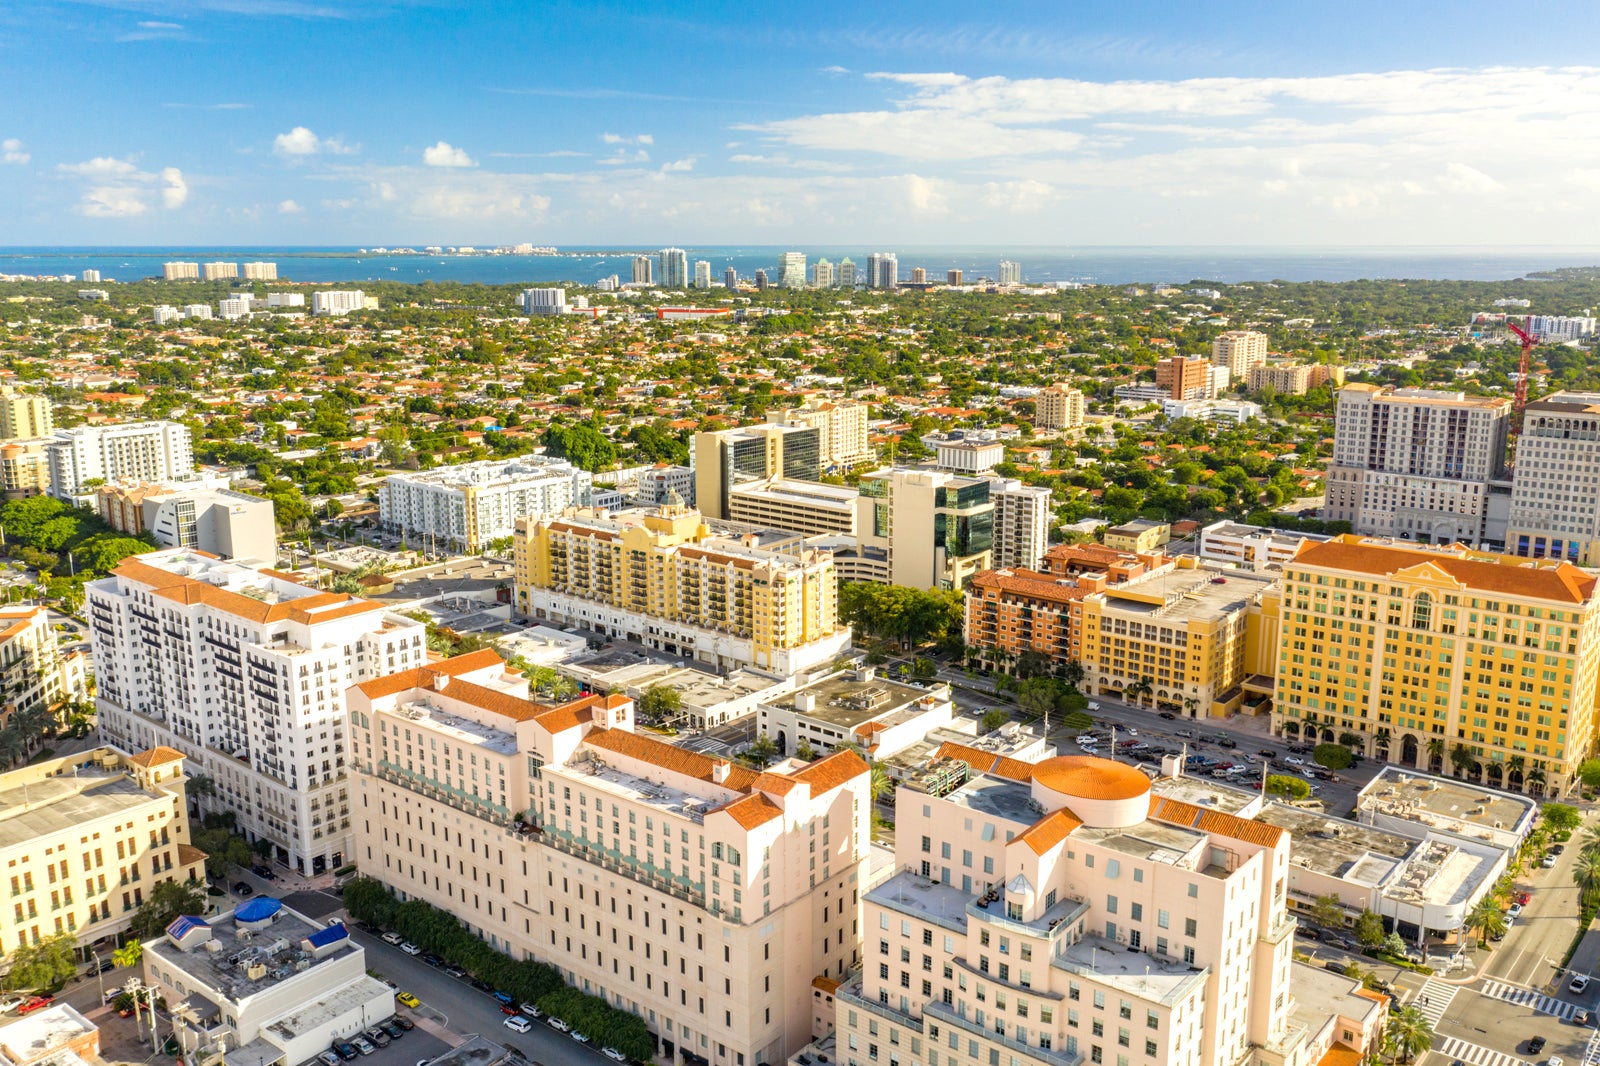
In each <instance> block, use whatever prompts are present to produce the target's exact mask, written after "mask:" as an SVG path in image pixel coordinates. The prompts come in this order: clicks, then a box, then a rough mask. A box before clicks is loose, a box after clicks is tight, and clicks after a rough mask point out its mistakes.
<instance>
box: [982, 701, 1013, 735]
mask: <svg viewBox="0 0 1600 1066" xmlns="http://www.w3.org/2000/svg"><path fill="white" fill-rule="evenodd" d="M1009 721H1011V715H1010V713H1008V712H1007V711H1006V709H1005V708H1004V707H996V708H994V709H993V710H989V711H985V712H984V714H983V721H982V722H981V723H979V730H978V732H979V733H993V732H994V731H995V730H996V729H999V728H1000V727H1001V726H1003V725H1005V724H1006V723H1007V722H1009Z"/></svg>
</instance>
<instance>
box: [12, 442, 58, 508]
mask: <svg viewBox="0 0 1600 1066" xmlns="http://www.w3.org/2000/svg"><path fill="white" fill-rule="evenodd" d="M52 439H53V438H50V437H39V438H35V439H33V440H8V441H6V442H5V443H4V444H0V492H3V493H4V494H5V498H6V499H8V500H20V499H25V498H26V497H29V496H42V495H44V494H45V493H47V492H49V491H50V441H51V440H52Z"/></svg>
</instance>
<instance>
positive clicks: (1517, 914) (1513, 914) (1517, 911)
mask: <svg viewBox="0 0 1600 1066" xmlns="http://www.w3.org/2000/svg"><path fill="white" fill-rule="evenodd" d="M1521 917H1522V904H1520V903H1513V904H1512V905H1511V909H1510V910H1508V911H1506V920H1507V921H1509V922H1514V921H1516V920H1517V919H1518V918H1521ZM1574 980H1577V979H1576V978H1574ZM1573 991H1575V992H1581V991H1582V989H1574V990H1573Z"/></svg>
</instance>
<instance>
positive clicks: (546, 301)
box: [522, 289, 567, 316]
mask: <svg viewBox="0 0 1600 1066" xmlns="http://www.w3.org/2000/svg"><path fill="white" fill-rule="evenodd" d="M522 313H523V314H525V315H529V316H532V315H564V314H566V313H567V290H566V289H523V290H522Z"/></svg>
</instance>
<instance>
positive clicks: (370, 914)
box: [344, 877, 399, 929]
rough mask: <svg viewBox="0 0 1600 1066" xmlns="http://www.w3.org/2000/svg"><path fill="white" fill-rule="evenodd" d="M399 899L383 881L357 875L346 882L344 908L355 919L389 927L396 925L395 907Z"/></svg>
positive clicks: (371, 924) (381, 927) (385, 927)
mask: <svg viewBox="0 0 1600 1066" xmlns="http://www.w3.org/2000/svg"><path fill="white" fill-rule="evenodd" d="M398 906H399V901H398V900H396V899H395V898H394V893H392V892H390V891H389V890H388V889H387V888H385V887H384V886H383V883H382V882H381V881H378V880H375V879H374V878H371V877H356V878H352V879H351V880H349V881H346V882H345V886H344V909H345V910H346V911H347V912H348V913H349V915H350V917H351V919H352V920H353V921H357V922H360V923H362V924H363V925H370V926H372V927H373V928H375V929H388V928H390V927H392V926H393V925H394V912H395V908H396V907H398Z"/></svg>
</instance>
